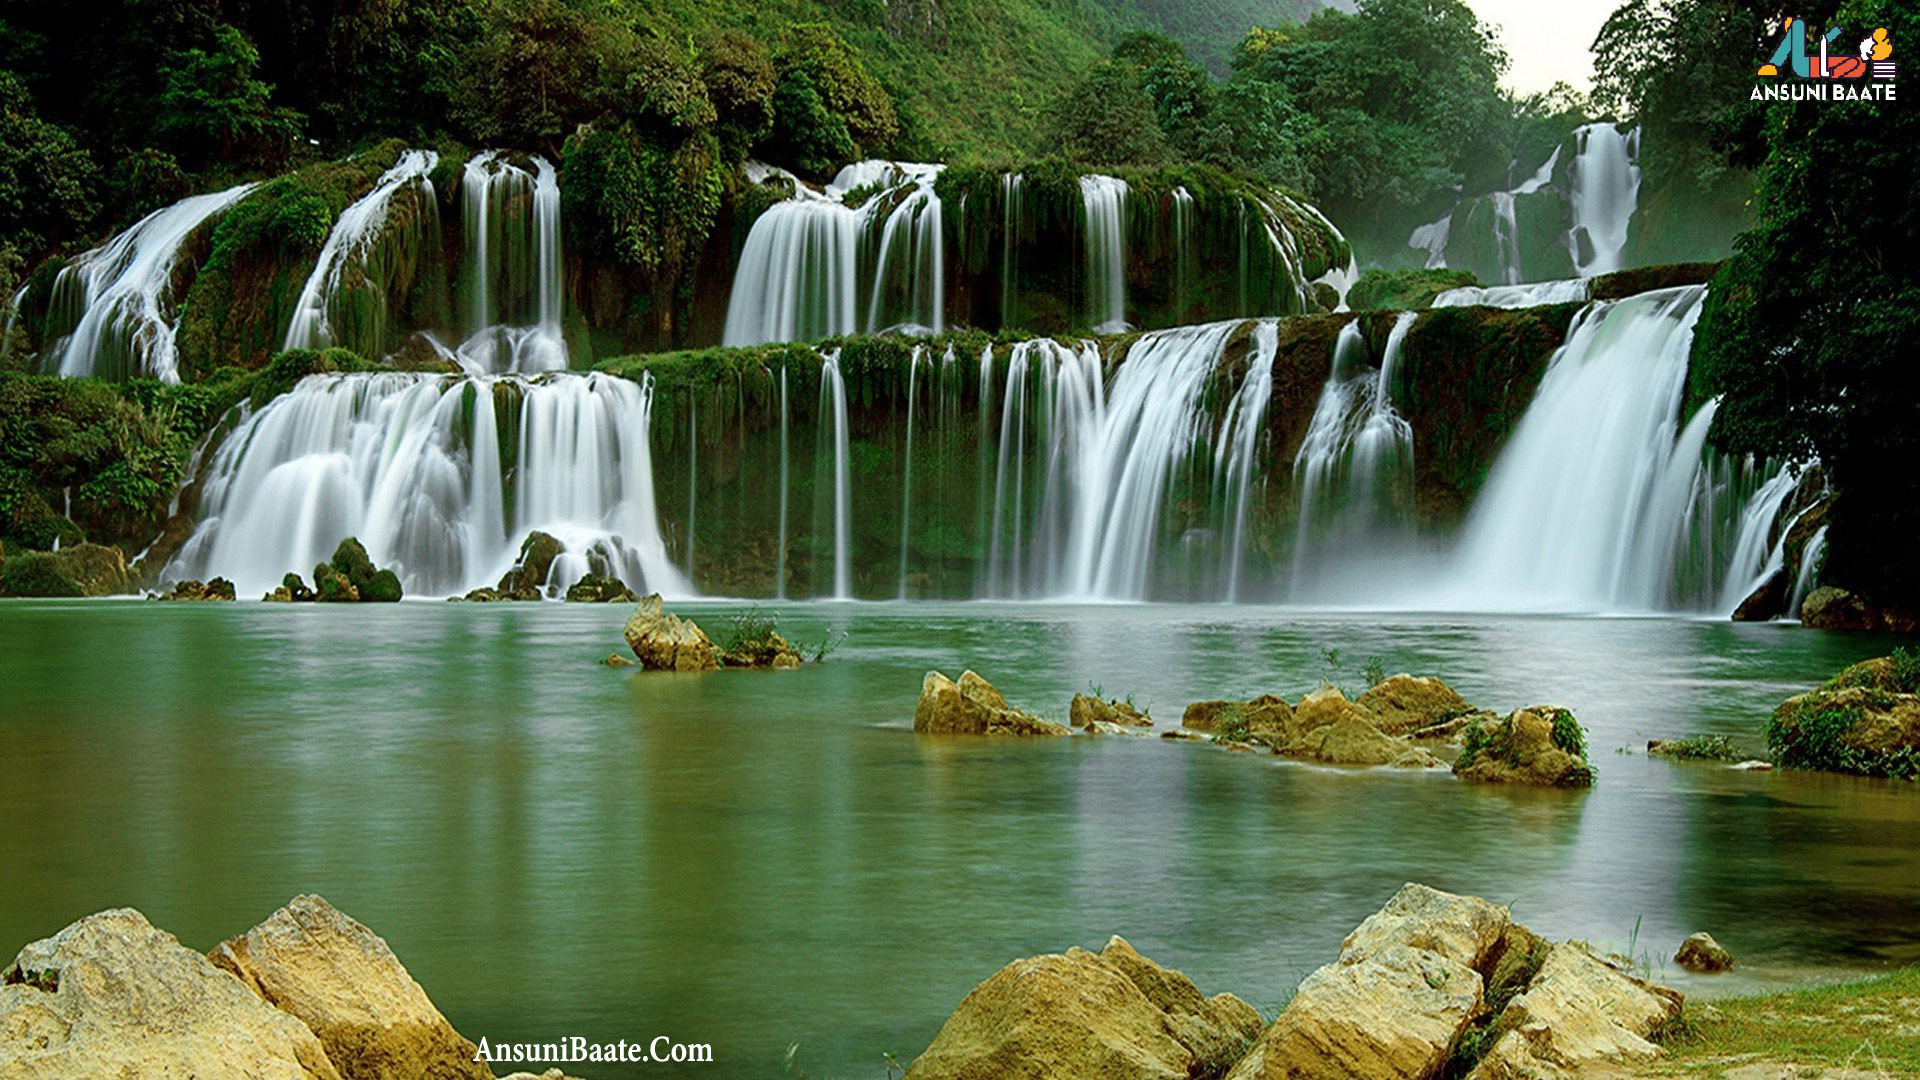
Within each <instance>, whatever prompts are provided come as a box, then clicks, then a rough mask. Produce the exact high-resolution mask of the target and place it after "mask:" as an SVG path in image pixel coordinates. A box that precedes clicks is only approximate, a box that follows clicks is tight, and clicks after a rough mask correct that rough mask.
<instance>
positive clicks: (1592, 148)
mask: <svg viewBox="0 0 1920 1080" xmlns="http://www.w3.org/2000/svg"><path fill="white" fill-rule="evenodd" d="M1574 140H1575V147H1576V150H1577V153H1576V154H1575V156H1574V159H1573V167H1572V168H1571V169H1570V170H1568V183H1569V184H1570V185H1571V187H1572V189H1573V190H1572V192H1571V202H1572V205H1573V229H1572V231H1571V232H1569V233H1568V234H1567V250H1568V251H1569V253H1571V254H1572V256H1573V265H1574V269H1575V271H1576V272H1578V273H1579V275H1580V276H1581V277H1592V276H1593V275H1595V274H1608V273H1612V272H1613V271H1615V270H1618V269H1620V253H1621V251H1623V250H1624V249H1625V248H1626V246H1627V225H1628V223H1629V222H1630V221H1631V220H1632V218H1633V212H1634V210H1635V208H1636V207H1637V206H1638V205H1639V199H1640V129H1639V128H1634V129H1633V130H1632V131H1631V132H1627V133H1624V134H1623V133H1622V132H1621V131H1620V129H1619V128H1618V127H1616V126H1615V125H1613V124H1588V125H1587V126H1585V127H1583V128H1580V129H1579V130H1578V131H1575V132H1574Z"/></svg>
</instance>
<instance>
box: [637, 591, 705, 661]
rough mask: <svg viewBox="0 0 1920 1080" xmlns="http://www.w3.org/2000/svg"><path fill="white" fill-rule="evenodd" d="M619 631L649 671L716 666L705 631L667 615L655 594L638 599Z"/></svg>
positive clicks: (676, 616) (662, 602)
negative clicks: (624, 625) (638, 602)
mask: <svg viewBox="0 0 1920 1080" xmlns="http://www.w3.org/2000/svg"><path fill="white" fill-rule="evenodd" d="M622 634H623V635H624V636H625V637H626V639H627V647H628V648H630V649H632V650H633V655H634V657H635V658H636V659H638V660H639V661H640V666H641V667H643V668H646V669H648V670H649V671H712V670H714V669H715V668H717V667H719V666H720V663H719V660H718V658H717V657H716V656H715V654H714V649H713V642H712V641H709V640H708V639H707V635H706V631H704V630H701V629H700V628H699V627H698V626H696V625H694V624H693V622H692V621H690V620H687V619H682V618H680V617H679V616H678V615H670V614H668V613H667V611H666V607H665V602H664V601H662V600H661V599H660V594H659V593H653V594H651V595H649V596H647V597H646V598H645V599H643V600H641V601H640V604H639V606H638V607H636V608H634V610H633V614H632V615H630V616H628V617H627V625H626V627H625V629H624V630H623V631H622Z"/></svg>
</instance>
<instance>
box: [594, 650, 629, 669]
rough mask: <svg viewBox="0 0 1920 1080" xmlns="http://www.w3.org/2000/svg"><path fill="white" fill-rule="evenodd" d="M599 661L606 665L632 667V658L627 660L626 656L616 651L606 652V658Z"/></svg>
mask: <svg viewBox="0 0 1920 1080" xmlns="http://www.w3.org/2000/svg"><path fill="white" fill-rule="evenodd" d="M600 662H601V663H603V664H605V665H607V666H608V667H633V666H634V662H633V661H632V660H629V659H627V658H626V657H624V656H621V655H620V654H619V653H617V652H616V653H608V654H607V658H606V659H605V660H602V661H600Z"/></svg>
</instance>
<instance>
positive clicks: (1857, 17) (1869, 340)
mask: <svg viewBox="0 0 1920 1080" xmlns="http://www.w3.org/2000/svg"><path fill="white" fill-rule="evenodd" d="M1834 21H1835V22H1836V23H1838V24H1841V25H1846V26H1886V27H1888V28H1889V29H1890V31H1891V36H1892V38H1893V40H1895V41H1914V40H1920V10H1916V9H1915V8H1914V7H1913V6H1912V5H1910V4H1904V5H1903V4H1895V3H1890V2H1885V0H1857V2H1851V3H1847V4H1844V5H1842V7H1841V9H1840V11H1839V13H1838V14H1837V15H1836V16H1835V19H1834ZM1762 143H1763V145H1764V147H1765V152H1766V156H1765V160H1764V162H1763V163H1762V165H1761V167H1760V170H1759V175H1758V183H1759V190H1758V193H1757V196H1756V202H1755V206H1756V217H1757V222H1756V224H1755V225H1754V227H1753V229H1752V230H1751V231H1749V232H1747V233H1746V234H1744V235H1742V236H1741V237H1740V238H1739V239H1738V240H1737V241H1736V244H1735V246H1736V252H1735V254H1734V256H1733V258H1732V259H1730V260H1728V262H1727V263H1726V264H1725V265H1724V266H1723V267H1722V268H1721V270H1720V272H1719V274H1717V275H1716V276H1715V278H1714V280H1713V285H1712V288H1711V289H1710V290H1709V291H1708V293H1707V300H1706V306H1705V310H1704V311H1703V312H1702V315H1701V318H1700V323H1699V326H1698V328H1697V332H1696V333H1695V335H1694V345H1693V348H1694V353H1693V367H1692V379H1693V394H1694V397H1695V398H1696V399H1697V400H1704V399H1706V398H1708V397H1713V396H1721V397H1722V400H1721V404H1720V407H1719V410H1718V411H1717V412H1716V413H1715V415H1714V425H1713V430H1712V433H1711V437H1712V439H1713V442H1714V444H1715V445H1716V446H1717V447H1718V448H1720V449H1721V450H1723V451H1727V452H1730V453H1736V454H1745V453H1753V454H1757V455H1761V456H1764V457H1772V458H1776V459H1794V460H1801V461H1805V460H1810V459H1812V458H1818V459H1819V460H1820V462H1821V463H1822V465H1823V467H1824V468H1825V469H1826V470H1827V473H1828V476H1829V478H1830V480H1831V482H1832V484H1833V486H1834V487H1835V488H1836V489H1837V490H1838V491H1839V493H1840V497H1839V499H1838V500H1837V501H1836V502H1835V503H1834V508H1833V516H1832V519H1831V521H1830V528H1829V532H1828V537H1827V542H1828V547H1827V562H1826V566H1825V569H1824V571H1823V581H1826V582H1827V583H1829V584H1833V585H1837V586H1841V587H1844V588H1849V589H1852V590H1854V591H1855V592H1860V593H1863V594H1866V595H1868V596H1869V597H1871V598H1872V599H1873V600H1874V601H1875V602H1877V603H1879V604H1881V605H1883V606H1896V607H1898V606H1920V561H1916V560H1915V559H1914V558H1913V553H1912V544H1911V538H1912V537H1913V536H1914V535H1916V534H1920V471H1916V470H1914V469H1911V468H1902V467H1898V466H1896V465H1894V463H1897V462H1912V461H1916V460H1920V366H1917V365H1915V364H1914V363H1912V361H1911V360H1910V358H1911V357H1913V356H1915V355H1920V214H1917V213H1916V212H1915V209H1914V202H1913V199H1912V186H1913V174H1914V151H1913V148H1914V147H1915V146H1916V145H1920V112H1916V111H1915V110H1914V109H1913V108H1912V107H1911V103H1909V102H1903V101H1887V102H1866V101H1859V102H1846V103H1844V107H1840V106H1838V105H1836V106H1833V107H1828V108H1790V107H1785V106H1781V107H1778V108H1772V109H1769V110H1768V111H1767V117H1766V123H1765V128H1764V132H1763V135H1762Z"/></svg>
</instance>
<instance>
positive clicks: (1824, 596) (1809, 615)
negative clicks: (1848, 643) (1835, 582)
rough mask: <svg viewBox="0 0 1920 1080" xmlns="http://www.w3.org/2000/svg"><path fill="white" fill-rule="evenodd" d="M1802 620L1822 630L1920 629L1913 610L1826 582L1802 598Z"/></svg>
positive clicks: (1911, 630)
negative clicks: (1874, 601) (1877, 601)
mask: <svg viewBox="0 0 1920 1080" xmlns="http://www.w3.org/2000/svg"><path fill="white" fill-rule="evenodd" d="M1800 623H1801V625H1802V626H1810V627H1813V628H1815V629H1819V630H1884V631H1887V632H1889V633H1894V634H1911V633H1913V632H1914V631H1916V630H1920V618H1916V617H1915V615H1914V613H1913V612H1911V611H1902V610H1900V609H1897V608H1883V607H1879V606H1878V605H1875V604H1872V603H1870V602H1868V601H1867V600H1866V599H1865V598H1864V597H1862V596H1860V595H1858V594H1856V593H1852V592H1849V591H1847V590H1846V589H1837V588H1834V587H1833V586H1830V585H1823V586H1821V587H1820V588H1817V589H1815V590H1813V591H1812V592H1810V593H1808V594H1807V595H1806V598H1805V599H1803V600H1801V601H1800Z"/></svg>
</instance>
